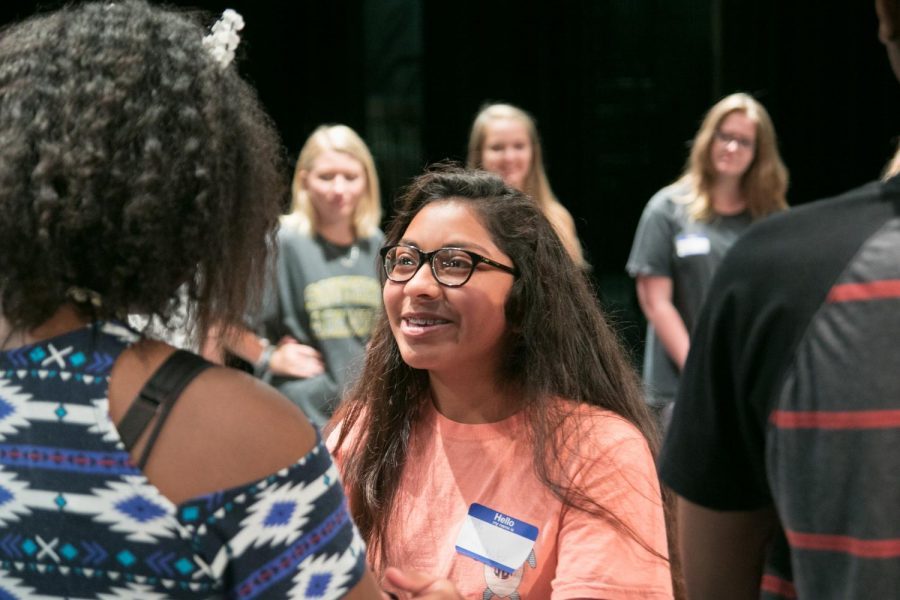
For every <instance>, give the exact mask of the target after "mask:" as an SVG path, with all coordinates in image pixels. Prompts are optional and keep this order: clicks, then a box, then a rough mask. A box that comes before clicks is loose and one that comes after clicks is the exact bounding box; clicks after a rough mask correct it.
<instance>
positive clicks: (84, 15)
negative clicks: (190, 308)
mask: <svg viewBox="0 0 900 600" xmlns="http://www.w3.org/2000/svg"><path fill="white" fill-rule="evenodd" d="M208 24H210V23H207V25H208ZM207 32H208V29H207V28H206V27H203V26H201V25H200V24H198V23H196V22H194V17H193V16H187V15H182V14H177V13H174V12H170V11H167V10H163V9H161V8H158V7H154V6H151V5H150V4H148V3H147V2H143V1H139V0H116V1H115V2H108V1H103V2H97V3H90V4H84V5H80V6H76V7H67V8H63V9H61V10H59V11H57V12H54V13H50V14H47V15H40V16H37V17H34V18H32V19H30V20H28V21H25V22H23V23H20V24H18V25H14V26H12V27H11V28H8V29H6V30H5V31H3V32H2V34H0V213H2V214H3V219H0V303H2V313H3V317H4V318H5V319H6V320H7V321H8V322H9V323H10V325H11V326H12V327H13V328H14V329H30V328H33V327H35V326H37V325H39V324H41V323H43V322H44V321H45V320H47V319H48V318H49V317H50V316H52V315H53V314H54V313H55V311H56V310H57V309H58V308H60V306H62V305H63V304H64V303H66V302H70V301H71V299H72V298H71V297H72V296H73V294H72V292H71V290H72V289H73V288H82V289H87V290H91V291H93V292H95V295H98V296H99V298H100V299H101V300H102V304H101V305H100V306H95V305H93V304H91V303H90V302H83V303H80V304H78V305H77V306H78V307H79V309H80V310H81V311H82V312H83V313H85V316H89V317H91V318H108V317H121V316H122V315H123V314H124V313H126V312H141V313H147V314H153V315H156V316H158V317H161V318H162V320H163V321H164V322H166V321H167V320H168V319H169V317H170V316H171V314H172V312H173V311H174V310H175V308H176V306H177V304H178V301H179V297H178V289H179V287H180V286H182V287H181V289H186V290H187V295H188V296H189V297H190V298H191V299H192V300H194V301H195V304H196V306H197V315H196V316H197V319H198V321H199V323H200V329H201V330H205V327H206V325H207V324H209V323H210V321H212V320H215V321H216V322H217V323H224V324H228V323H234V322H237V321H240V319H241V317H242V316H243V314H244V307H245V303H246V300H247V298H248V290H249V291H250V292H251V293H252V292H253V291H254V290H259V289H262V287H263V286H262V285H261V281H262V280H261V278H262V277H263V276H264V275H265V270H266V269H265V266H266V265H267V253H268V247H269V244H270V243H271V239H272V238H271V236H272V231H273V229H274V227H275V225H276V223H277V217H278V213H279V207H280V206H281V204H282V202H283V200H284V196H285V193H286V190H287V188H286V178H285V171H284V168H283V164H284V162H283V157H282V151H281V146H280V143H279V141H278V137H277V134H276V133H275V130H274V127H272V125H271V123H270V120H269V119H268V117H267V116H266V115H265V113H264V112H263V110H262V108H261V106H260V103H259V101H258V100H257V98H256V95H255V93H254V91H253V90H252V88H250V86H249V85H247V84H246V83H245V82H244V81H243V80H242V79H241V78H240V76H239V75H238V73H237V70H236V67H235V66H234V65H233V64H231V65H229V66H228V67H225V68H223V67H222V66H221V65H220V64H219V63H217V62H215V61H214V60H213V57H212V55H211V54H210V52H209V51H208V50H207V49H206V48H205V47H204V46H203V43H202V40H203V37H204V35H205V34H206V33H207ZM267 241H268V242H269V243H268V244H267ZM77 299H78V298H77V295H76V300H77Z"/></svg>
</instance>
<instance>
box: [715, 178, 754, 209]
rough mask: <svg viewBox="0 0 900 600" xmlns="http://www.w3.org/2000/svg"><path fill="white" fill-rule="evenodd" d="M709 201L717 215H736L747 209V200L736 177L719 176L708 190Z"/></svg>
mask: <svg viewBox="0 0 900 600" xmlns="http://www.w3.org/2000/svg"><path fill="white" fill-rule="evenodd" d="M709 201H710V205H711V207H712V210H713V212H714V213H716V214H717V215H724V216H730V215H737V214H740V213H742V212H744V211H745V210H747V200H746V199H745V198H744V192H743V190H742V189H741V180H740V178H737V177H720V178H718V179H717V180H716V181H715V182H713V184H712V186H711V187H710V190H709Z"/></svg>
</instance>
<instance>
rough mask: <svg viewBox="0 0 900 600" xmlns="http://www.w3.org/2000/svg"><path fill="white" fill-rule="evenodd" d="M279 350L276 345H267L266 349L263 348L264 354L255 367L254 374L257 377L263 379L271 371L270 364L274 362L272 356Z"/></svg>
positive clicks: (260, 356)
mask: <svg viewBox="0 0 900 600" xmlns="http://www.w3.org/2000/svg"><path fill="white" fill-rule="evenodd" d="M277 349H278V347H277V346H275V345H274V344H266V347H265V348H263V350H262V353H261V354H260V355H259V360H257V361H256V363H254V365H253V374H254V375H255V376H256V377H259V378H262V376H263V375H265V374H266V373H267V372H268V371H269V363H270V362H271V361H272V355H273V354H275V351H276V350H277Z"/></svg>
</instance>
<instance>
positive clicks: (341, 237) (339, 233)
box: [317, 221, 356, 246]
mask: <svg viewBox="0 0 900 600" xmlns="http://www.w3.org/2000/svg"><path fill="white" fill-rule="evenodd" d="M317 232H318V234H319V235H320V236H322V237H323V238H325V239H326V240H328V241H329V242H331V243H332V244H335V245H337V246H349V245H351V244H353V242H355V241H356V232H355V231H354V228H353V223H351V222H349V221H337V222H334V223H327V224H326V223H320V224H319V225H318V231H317Z"/></svg>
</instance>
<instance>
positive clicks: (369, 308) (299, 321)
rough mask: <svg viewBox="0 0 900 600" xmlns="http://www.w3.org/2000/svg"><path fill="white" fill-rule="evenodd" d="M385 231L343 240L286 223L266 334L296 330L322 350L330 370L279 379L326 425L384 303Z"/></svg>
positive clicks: (295, 335) (264, 328)
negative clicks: (348, 242) (381, 265)
mask: <svg viewBox="0 0 900 600" xmlns="http://www.w3.org/2000/svg"><path fill="white" fill-rule="evenodd" d="M383 243H384V235H383V234H382V233H381V232H380V231H379V232H377V233H376V234H374V235H372V236H371V237H369V238H366V239H360V240H357V241H356V242H355V243H354V244H353V245H352V246H338V245H336V244H332V243H331V242H329V241H327V240H325V239H324V238H322V237H321V236H309V235H306V234H304V233H301V232H299V231H296V230H295V229H294V228H292V227H290V226H287V225H282V227H281V229H280V230H279V232H278V262H277V268H276V277H275V286H274V289H273V290H271V291H270V292H269V294H268V296H269V297H268V299H267V301H266V303H265V304H266V308H265V310H264V312H263V318H262V327H261V329H262V331H261V333H262V334H263V335H264V336H265V337H266V338H268V339H269V340H271V341H272V343H277V342H278V340H280V339H281V338H282V337H284V336H286V335H287V336H291V337H293V338H295V339H296V340H297V341H299V342H300V343H301V344H306V345H309V346H312V347H313V348H315V349H316V350H318V351H319V352H321V354H322V358H323V360H324V362H325V373H323V374H322V375H318V376H316V377H311V378H309V379H288V378H284V377H275V378H273V379H272V385H274V386H275V387H276V388H278V390H279V391H281V393H283V394H284V395H286V396H287V397H288V398H290V399H291V400H292V401H293V402H294V403H295V404H297V405H299V406H300V408H302V409H303V411H304V412H305V413H306V415H307V416H308V417H309V419H310V420H311V421H312V422H314V423H316V424H318V425H322V424H324V423H325V422H326V421H327V420H328V417H330V416H331V414H332V412H334V409H335V407H336V406H337V403H338V402H339V400H340V397H341V394H342V393H343V391H344V389H345V387H346V386H347V385H348V384H349V383H350V382H351V381H352V380H353V379H354V378H355V377H356V375H357V374H358V373H359V370H360V368H361V367H362V360H363V354H364V352H365V348H366V343H367V342H368V340H369V335H370V334H371V332H372V327H373V325H374V322H375V319H376V318H377V316H378V314H379V312H380V310H381V281H380V278H379V275H378V265H377V262H378V251H379V250H380V249H381V245H382V244H383Z"/></svg>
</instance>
